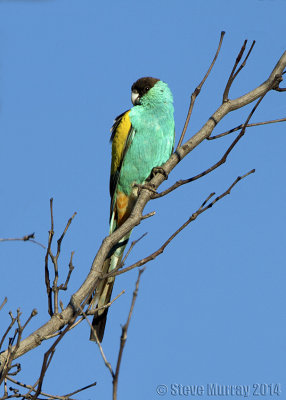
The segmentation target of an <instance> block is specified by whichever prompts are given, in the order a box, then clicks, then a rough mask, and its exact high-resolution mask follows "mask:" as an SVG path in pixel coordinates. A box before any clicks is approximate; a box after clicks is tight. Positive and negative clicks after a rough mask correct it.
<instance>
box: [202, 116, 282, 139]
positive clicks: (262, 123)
mask: <svg viewBox="0 0 286 400" xmlns="http://www.w3.org/2000/svg"><path fill="white" fill-rule="evenodd" d="M285 121H286V118H279V119H272V120H271V121H264V122H256V123H255V124H247V125H246V128H250V127H252V126H259V125H266V124H274V123H276V122H285ZM243 126H244V124H240V125H238V126H236V127H235V128H232V129H230V130H229V131H226V132H223V133H220V134H218V135H215V136H209V137H208V138H207V140H214V139H219V138H221V137H223V136H226V135H229V134H230V133H232V132H236V131H239V130H240V129H241V128H243Z"/></svg>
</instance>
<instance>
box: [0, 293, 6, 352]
mask: <svg viewBox="0 0 286 400" xmlns="http://www.w3.org/2000/svg"><path fill="white" fill-rule="evenodd" d="M7 301H8V299H7V297H5V299H4V300H3V301H2V304H1V306H0V311H1V310H2V308H3V307H4V306H5V304H6V303H7ZM0 347H1V346H0Z"/></svg>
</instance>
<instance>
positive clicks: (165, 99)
mask: <svg viewBox="0 0 286 400" xmlns="http://www.w3.org/2000/svg"><path fill="white" fill-rule="evenodd" d="M129 118H130V121H131V126H132V132H131V134H130V137H129V138H128V140H130V145H129V147H128V151H127V152H126V154H125V156H124V160H123V162H122V166H121V170H120V177H119V181H118V190H120V191H122V192H124V193H125V194H127V195H129V194H130V193H131V191H132V186H133V183H135V182H136V183H138V184H142V183H143V182H144V181H145V180H146V179H147V178H148V176H149V175H150V173H151V171H152V169H153V168H154V167H158V166H161V165H162V164H164V163H165V162H166V161H167V160H168V158H169V157H170V155H171V153H172V151H173V148H174V139H175V124H174V107H173V96H172V93H171V91H170V89H169V87H168V85H167V84H166V83H165V82H163V81H158V82H157V83H156V84H155V85H154V86H153V87H152V88H151V89H150V90H149V91H148V93H146V94H145V95H144V96H142V99H141V102H140V105H136V106H134V107H133V108H132V109H131V110H130V113H129Z"/></svg>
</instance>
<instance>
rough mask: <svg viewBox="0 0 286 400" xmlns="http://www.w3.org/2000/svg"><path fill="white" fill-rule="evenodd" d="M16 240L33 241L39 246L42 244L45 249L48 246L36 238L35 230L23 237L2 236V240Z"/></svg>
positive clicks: (0, 240) (0, 239)
mask: <svg viewBox="0 0 286 400" xmlns="http://www.w3.org/2000/svg"><path fill="white" fill-rule="evenodd" d="M15 241H20V242H31V243H35V244H37V245H38V246H41V247H42V248H43V249H45V248H46V246H44V245H43V244H42V243H40V242H37V240H35V232H33V233H30V234H29V235H25V236H23V237H21V238H0V242H15Z"/></svg>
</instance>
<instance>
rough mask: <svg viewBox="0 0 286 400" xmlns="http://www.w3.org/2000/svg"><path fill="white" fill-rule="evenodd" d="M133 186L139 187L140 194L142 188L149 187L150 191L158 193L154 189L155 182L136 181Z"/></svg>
mask: <svg viewBox="0 0 286 400" xmlns="http://www.w3.org/2000/svg"><path fill="white" fill-rule="evenodd" d="M133 187H137V188H138V194H140V192H141V190H142V189H147V190H149V191H150V192H152V193H154V194H157V192H156V190H155V189H154V188H155V186H154V185H153V183H150V182H148V183H145V184H144V185H140V184H139V183H134V184H133Z"/></svg>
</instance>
